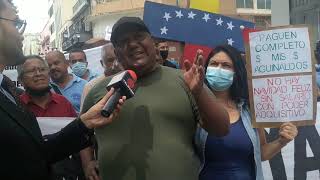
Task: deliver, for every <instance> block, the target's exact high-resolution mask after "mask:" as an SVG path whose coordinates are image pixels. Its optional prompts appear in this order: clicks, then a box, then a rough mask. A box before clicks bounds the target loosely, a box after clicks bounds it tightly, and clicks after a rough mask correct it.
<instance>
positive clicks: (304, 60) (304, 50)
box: [249, 28, 312, 76]
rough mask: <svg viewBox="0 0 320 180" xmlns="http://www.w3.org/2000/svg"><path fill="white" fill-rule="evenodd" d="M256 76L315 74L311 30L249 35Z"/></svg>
mask: <svg viewBox="0 0 320 180" xmlns="http://www.w3.org/2000/svg"><path fill="white" fill-rule="evenodd" d="M249 41H250V42H249V43H250V53H251V65H252V76H261V75H273V74H285V73H300V72H301V73H302V72H312V62H311V53H310V52H311V49H310V41H309V33H308V28H287V29H276V30H268V31H259V32H252V33H249Z"/></svg>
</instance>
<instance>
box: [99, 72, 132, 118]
mask: <svg viewBox="0 0 320 180" xmlns="http://www.w3.org/2000/svg"><path fill="white" fill-rule="evenodd" d="M136 81H137V75H136V73H135V72H134V71H132V70H127V71H123V72H120V73H118V74H116V75H115V76H114V77H113V78H112V79H111V81H110V82H109V84H108V86H107V89H108V90H110V89H111V88H114V92H113V94H112V95H111V96H110V98H109V99H108V101H107V102H106V104H105V105H104V107H103V108H102V110H101V115H102V116H104V117H109V116H110V115H111V114H112V112H113V111H114V109H115V108H116V107H117V104H118V102H119V99H120V98H121V97H122V96H126V98H127V99H129V98H131V97H133V96H134V91H135V89H134V85H135V82H136Z"/></svg>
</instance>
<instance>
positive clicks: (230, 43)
mask: <svg viewBox="0 0 320 180" xmlns="http://www.w3.org/2000/svg"><path fill="white" fill-rule="evenodd" d="M227 41H228V44H229V45H230V46H232V45H233V43H234V41H233V40H232V38H229V39H227Z"/></svg>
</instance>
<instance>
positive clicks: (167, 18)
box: [163, 12, 171, 21]
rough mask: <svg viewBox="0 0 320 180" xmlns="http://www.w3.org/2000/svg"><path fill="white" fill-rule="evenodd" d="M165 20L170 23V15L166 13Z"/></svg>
mask: <svg viewBox="0 0 320 180" xmlns="http://www.w3.org/2000/svg"><path fill="white" fill-rule="evenodd" d="M163 18H164V19H166V20H167V21H169V19H170V18H171V16H170V13H167V12H165V13H164V16H163Z"/></svg>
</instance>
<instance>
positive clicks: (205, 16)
mask: <svg viewBox="0 0 320 180" xmlns="http://www.w3.org/2000/svg"><path fill="white" fill-rule="evenodd" d="M202 19H203V20H205V21H206V22H208V20H209V19H211V18H210V14H207V13H204V16H203V18H202Z"/></svg>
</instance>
